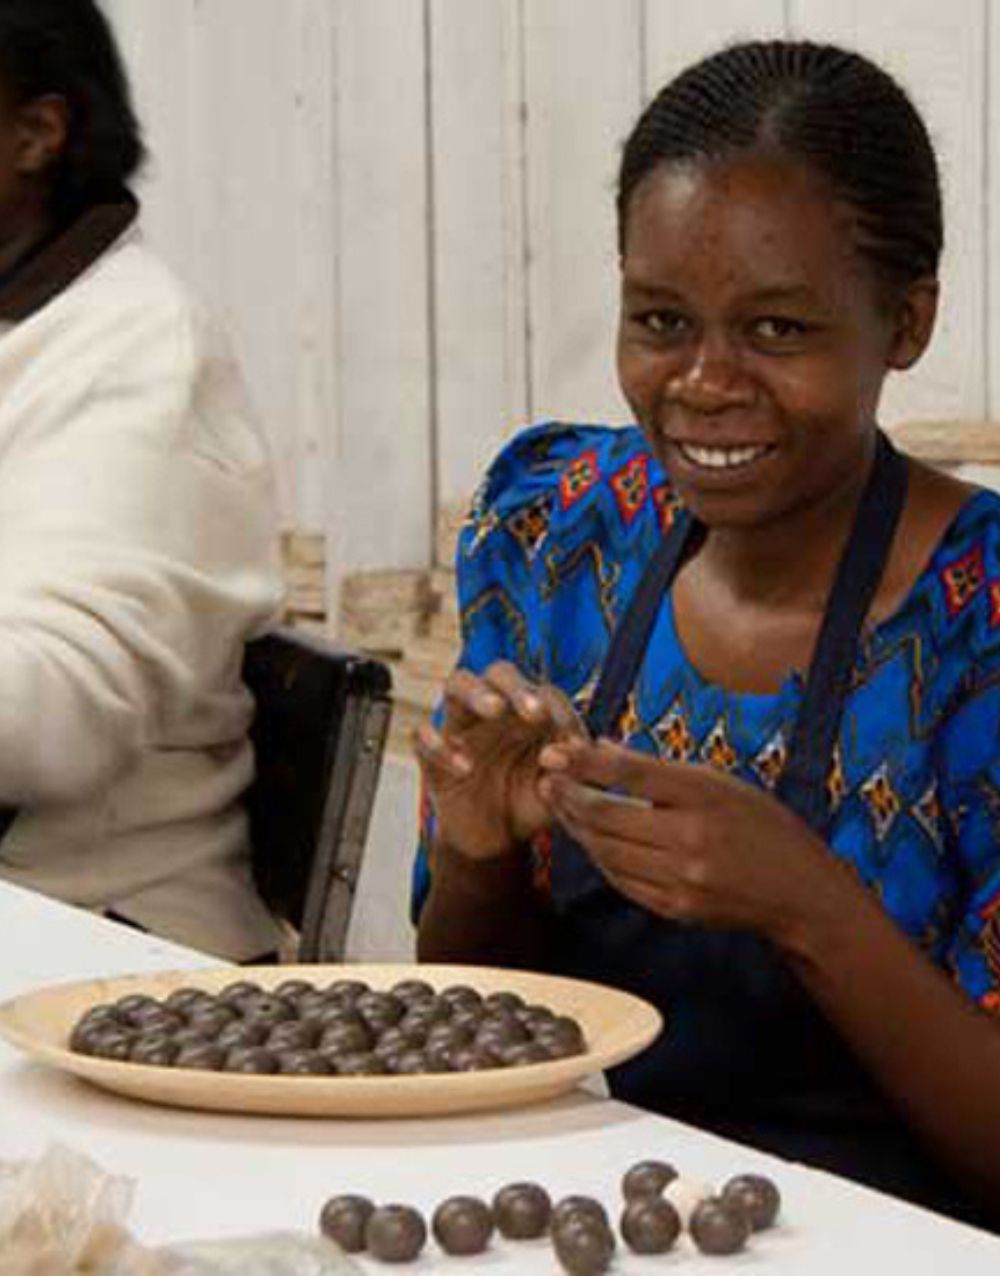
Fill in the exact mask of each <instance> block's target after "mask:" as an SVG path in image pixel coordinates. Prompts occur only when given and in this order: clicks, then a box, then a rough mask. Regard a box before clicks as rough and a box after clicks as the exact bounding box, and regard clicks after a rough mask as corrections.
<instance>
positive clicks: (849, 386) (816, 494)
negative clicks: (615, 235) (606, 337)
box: [618, 155, 915, 526]
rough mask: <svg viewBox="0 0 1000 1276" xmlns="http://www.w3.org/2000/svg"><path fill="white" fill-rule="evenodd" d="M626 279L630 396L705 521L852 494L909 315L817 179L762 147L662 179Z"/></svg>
mask: <svg viewBox="0 0 1000 1276" xmlns="http://www.w3.org/2000/svg"><path fill="white" fill-rule="evenodd" d="M621 270H622V303H621V322H620V328H619V335H618V374H619V379H620V381H621V386H622V389H623V391H624V393H625V397H626V399H627V400H628V402H629V404H630V406H631V408H632V411H633V412H634V413H635V418H636V421H637V422H638V423H639V425H640V426H641V427H642V429H643V431H644V432H645V434H646V437H647V439H648V441H649V444H650V447H651V449H652V450H653V452H654V453H655V454H656V455H657V457H658V458H659V459H660V461H661V462H662V463H663V465H664V467H665V468H666V469H667V471H668V472H669V474H670V476H671V479H672V480H673V482H674V484H675V485H676V487H677V489H678V493H679V495H680V496H681V497H682V499H684V501H685V502H686V503H687V504H688V505H689V506H690V507H691V508H692V510H693V511H694V512H695V513H696V514H697V515H698V516H699V517H700V518H702V519H703V521H705V522H706V523H707V524H709V525H715V526H727V525H730V526H753V525H758V524H763V523H767V522H770V521H772V520H774V519H776V518H781V517H782V516H784V515H786V514H788V513H791V512H793V511H795V510H797V509H801V508H803V507H805V506H806V505H811V504H813V503H815V502H816V501H818V500H821V499H822V498H824V497H826V496H829V495H831V494H833V493H835V492H836V491H837V490H838V489H840V488H843V489H844V490H845V491H846V490H848V488H850V489H851V490H853V488H854V487H856V485H857V483H858V480H859V476H860V475H861V474H863V473H864V472H865V467H866V463H867V461H868V459H869V457H870V455H871V446H872V440H873V422H874V416H875V410H876V406H877V404H878V399H879V393H880V390H881V387H882V381H883V379H884V377H885V374H886V371H887V369H888V368H889V367H890V366H896V365H899V363H900V359H901V355H900V352H899V350H898V347H899V344H900V342H899V336H898V326H899V321H898V317H897V316H895V315H894V314H893V313H892V312H891V308H889V307H887V306H885V305H884V304H883V305H881V306H880V305H879V301H878V294H877V289H876V285H875V280H874V278H873V276H872V272H871V269H870V267H869V266H868V265H867V264H866V263H865V261H864V259H863V258H861V257H860V256H859V255H858V253H857V251H856V248H855V237H854V233H853V222H852V213H851V209H850V208H849V207H848V206H847V205H846V204H844V203H841V202H839V201H836V200H834V199H833V198H832V197H831V195H830V194H829V192H828V190H827V188H826V187H825V185H824V183H823V181H822V179H821V178H819V177H817V176H816V175H815V174H814V173H813V171H812V170H811V169H809V168H808V167H807V166H805V165H803V164H800V163H797V162H794V161H790V160H787V159H783V158H774V157H765V156H759V155H747V156H743V157H737V158H735V159H732V160H726V161H712V162H703V163H699V164H690V165H688V164H685V165H673V166H669V167H667V166H664V167H661V168H659V169H656V170H654V171H653V172H651V173H650V174H649V175H648V176H647V177H646V178H644V179H643V181H642V182H641V183H640V184H639V186H638V187H637V188H636V190H635V193H634V194H633V196H632V200H631V204H630V206H629V209H628V214H627V222H626V226H625V247H624V253H623V257H622V262H621ZM914 357H915V356H914ZM907 358H909V355H908V356H907ZM910 361H912V360H910Z"/></svg>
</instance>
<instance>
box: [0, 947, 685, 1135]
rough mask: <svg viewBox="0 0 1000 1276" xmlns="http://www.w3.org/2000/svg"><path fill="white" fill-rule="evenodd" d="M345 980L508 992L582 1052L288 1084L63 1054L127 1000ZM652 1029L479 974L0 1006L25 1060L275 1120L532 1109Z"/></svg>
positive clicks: (548, 991) (230, 975) (294, 973)
mask: <svg viewBox="0 0 1000 1276" xmlns="http://www.w3.org/2000/svg"><path fill="white" fill-rule="evenodd" d="M343 978H350V979H363V980H365V981H366V982H367V983H369V984H370V985H371V986H372V987H373V988H379V989H385V988H389V987H391V985H393V984H395V983H397V982H399V981H400V980H402V979H424V980H426V981H427V982H428V983H429V984H431V985H432V986H433V987H435V988H438V989H443V988H446V987H447V986H448V985H449V984H460V983H461V984H471V986H472V987H473V988H476V989H477V990H478V991H480V992H483V993H487V992H496V991H500V990H503V991H509V992H516V993H519V994H520V995H521V996H522V997H524V999H525V1000H526V1001H529V1002H539V1003H541V1004H543V1005H546V1006H548V1007H550V1009H552V1010H554V1011H556V1013H558V1014H566V1015H572V1016H573V1018H575V1019H577V1020H578V1021H579V1023H580V1026H581V1027H582V1028H583V1031H584V1034H585V1036H586V1040H587V1045H588V1049H587V1051H586V1053H584V1054H581V1055H576V1056H574V1057H573V1058H570V1059H558V1060H554V1061H553V1062H551V1063H535V1064H531V1065H526V1066H521V1067H514V1068H496V1069H489V1070H487V1071H483V1072H460V1073H458V1072H455V1073H429V1074H426V1075H423V1076H399V1077H397V1076H387V1077H338V1076H333V1077H297V1076H243V1075H234V1074H231V1073H225V1072H208V1071H196V1070H194V1069H182V1068H157V1067H150V1066H148V1065H145V1064H137V1063H116V1062H114V1061H112V1060H108V1059H92V1058H90V1057H89V1056H87V1055H81V1054H75V1053H73V1052H72V1051H71V1050H69V1048H68V1042H69V1035H70V1032H71V1031H72V1028H73V1026H74V1024H75V1023H76V1022H77V1020H78V1019H79V1018H80V1016H81V1015H82V1014H83V1013H84V1011H86V1010H88V1009H89V1008H90V1007H91V1006H95V1005H97V1004H98V1003H101V1002H109V1001H116V1000H117V999H118V998H119V997H124V996H126V995H127V994H129V993H135V992H141V993H146V994H148V995H149V996H151V997H157V998H163V997H166V996H168V995H169V994H170V993H171V992H172V991H173V990H174V989H175V988H181V987H192V988H203V989H204V990H205V991H206V992H218V991H219V990H220V989H221V988H224V987H225V986H226V984H229V983H233V982H234V981H236V980H242V979H250V980H253V981H255V982H256V983H258V984H260V985H261V986H262V987H264V988H273V987H276V986H277V985H278V984H280V983H282V982H283V981H284V980H286V979H305V980H308V981H309V982H310V983H313V984H316V985H318V986H320V987H324V986H326V985H328V984H330V983H332V982H333V981H334V980H335V979H343ZM662 1026H663V1021H662V1019H661V1017H660V1015H659V1013H658V1011H657V1010H656V1009H655V1008H654V1007H653V1006H651V1005H650V1004H649V1003H648V1002H646V1001H643V1000H641V999H640V998H638V997H633V996H631V995H630V994H628V993H624V992H619V991H618V990H617V989H614V988H605V987H603V986H601V985H599V984H592V983H584V982H583V981H581V980H576V979H562V978H558V977H556V976H552V975H541V974H535V973H532V972H528V971H517V970H496V969H493V968H491V967H486V966H433V965H348V966H319V965H310V966H251V967H245V966H244V967H239V968H234V967H233V966H225V967H222V968H219V969H212V970H182V971H171V972H169V973H165V974H154V975H150V974H145V975H128V976H123V977H119V978H115V979H89V980H86V981H82V982H79V983H73V984H55V985H51V986H49V987H46V988H41V989H39V990H37V991H36V992H32V993H27V994H25V995H24V996H21V997H17V998H15V999H14V1000H13V1001H8V1002H6V1003H5V1004H3V1005H0V1036H3V1037H5V1038H6V1039H7V1040H8V1041H9V1042H10V1043H11V1044H12V1045H14V1046H16V1047H17V1048H18V1049H20V1050H23V1051H25V1052H26V1053H27V1054H29V1055H31V1056H32V1057H34V1058H36V1059H40V1060H42V1061H43V1062H44V1063H48V1064H52V1065H54V1066H55V1067H57V1068H62V1069H64V1070H66V1071H68V1072H72V1073H75V1074H76V1075H77V1076H80V1077H85V1078H86V1079H87V1080H88V1081H92V1082H94V1083H95V1084H96V1085H99V1086H102V1087H103V1088H104V1089H107V1090H113V1091H115V1092H117V1093H119V1094H125V1095H128V1096H130V1097H131V1098H136V1099H144V1100H147V1101H148V1102H151V1103H162V1104H169V1105H172V1106H174V1107H182V1108H199V1109H210V1110H214V1111H225V1112H242V1113H266V1114H272V1115H282V1116H341V1117H366V1118H367V1117H401V1116H437V1115H443V1114H447V1113H457V1112H476V1111H482V1110H485V1109H489V1108H505V1107H517V1106H520V1105H522V1104H528V1103H539V1102H541V1101H543V1100H546V1099H551V1098H554V1097H555V1096H557V1095H559V1094H562V1093H564V1092H566V1091H568V1090H571V1089H572V1088H573V1087H574V1086H575V1085H577V1084H578V1083H579V1082H580V1081H582V1080H583V1079H584V1078H585V1077H587V1076H589V1075H591V1074H593V1073H595V1072H601V1071H603V1069H605V1068H607V1067H610V1066H611V1065H612V1064H615V1063H620V1062H621V1061H622V1060H624V1059H628V1058H629V1057H630V1056H632V1055H634V1054H638V1052H639V1051H640V1050H643V1049H645V1047H646V1046H647V1045H649V1043H650V1042H651V1041H653V1040H654V1038H655V1037H656V1036H658V1034H659V1032H660V1030H661V1028H662Z"/></svg>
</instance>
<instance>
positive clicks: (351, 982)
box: [326, 979, 371, 1001]
mask: <svg viewBox="0 0 1000 1276" xmlns="http://www.w3.org/2000/svg"><path fill="white" fill-rule="evenodd" d="M366 992H371V988H370V987H369V986H368V984H366V983H365V982H364V980H363V979H336V980H334V982H333V983H332V984H331V985H330V987H329V988H327V990H326V994H327V996H328V997H339V998H342V999H346V1000H348V1001H357V999H358V998H359V997H361V996H363V995H364V993H366Z"/></svg>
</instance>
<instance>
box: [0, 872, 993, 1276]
mask: <svg viewBox="0 0 1000 1276" xmlns="http://www.w3.org/2000/svg"><path fill="white" fill-rule="evenodd" d="M0 935H2V936H3V938H4V960H3V963H2V968H0V1000H6V999H7V998H9V997H13V996H16V995H17V994H19V993H23V992H26V991H28V990H30V989H33V988H37V987H40V986H42V985H44V984H48V983H55V982H64V981H67V980H73V979H88V978H93V977H97V976H102V975H115V974H129V973H133V972H144V971H161V970H175V969H195V968H197V967H206V966H210V965H215V964H217V963H215V962H214V961H210V960H208V959H206V958H205V957H204V956H202V955H200V954H198V953H194V952H191V951H190V950H188V949H184V948H178V947H176V946H175V945H171V944H167V943H164V942H161V941H159V940H156V939H153V938H150V937H149V936H146V935H142V934H139V933H137V932H132V931H129V930H127V929H125V928H123V927H120V926H115V925H113V924H111V923H109V922H106V921H104V920H103V919H101V918H97V917H94V916H91V915H90V914H88V913H85V912H81V911H78V910H75V909H70V908H66V907H65V906H63V905H61V904H56V903H53V902H52V901H50V900H45V899H43V898H42V897H40V896H38V895H34V894H31V893H29V892H26V891H22V890H20V889H18V888H15V887H11V886H8V885H6V884H3V883H0ZM56 1142H58V1143H62V1144H65V1145H68V1146H70V1147H72V1148H74V1149H77V1150H78V1151H81V1152H84V1153H86V1154H87V1155H88V1156H90V1157H92V1158H93V1159H94V1160H96V1161H97V1162H98V1163H99V1164H100V1165H101V1166H102V1167H103V1168H104V1169H106V1170H107V1171H109V1172H111V1173H114V1174H123V1175H127V1176H129V1177H131V1178H133V1179H134V1180H135V1181H136V1184H137V1191H136V1196H135V1201H134V1205H133V1209H132V1214H131V1216H130V1226H131V1227H132V1229H133V1231H134V1232H135V1234H136V1235H137V1236H138V1237H139V1239H141V1240H143V1241H144V1242H146V1243H148V1244H163V1243H166V1242H168V1241H180V1240H192V1239H207V1238H213V1239H214V1238H220V1239H221V1238H228V1237H236V1236H247V1235H253V1234H257V1233H262V1232H270V1231H276V1230H278V1231H283V1230H289V1229H291V1230H296V1231H303V1232H310V1231H312V1230H313V1228H314V1226H315V1219H316V1217H317V1215H318V1212H319V1209H320V1206H321V1205H322V1203H323V1201H324V1200H325V1199H326V1198H327V1197H328V1196H331V1195H333V1194H334V1193H339V1192H362V1193H364V1194H366V1195H370V1196H372V1197H373V1198H375V1199H376V1200H380V1201H383V1202H388V1201H403V1202H408V1203H410V1204H413V1205H416V1206H417V1207H418V1208H421V1209H422V1210H424V1211H425V1213H427V1214H429V1213H430V1211H431V1210H432V1209H433V1207H434V1205H435V1204H436V1203H437V1202H439V1201H440V1200H442V1199H443V1198H444V1197H446V1196H451V1195H453V1194H455V1193H458V1192H466V1193H473V1194H476V1195H482V1196H485V1197H489V1196H490V1195H492V1193H493V1192H494V1191H495V1190H496V1188H497V1187H499V1186H500V1185H501V1184H503V1183H505V1182H510V1181H512V1180H515V1179H525V1178H532V1179H536V1180H538V1181H540V1182H542V1183H544V1184H545V1185H546V1187H548V1189H549V1190H550V1192H551V1193H552V1195H553V1197H559V1196H563V1195H566V1194H568V1193H570V1192H584V1193H587V1194H590V1195H594V1196H597V1197H598V1198H599V1199H602V1200H603V1201H604V1203H605V1204H606V1205H607V1206H608V1208H609V1210H610V1211H611V1212H612V1214H613V1215H616V1214H617V1212H618V1209H619V1199H620V1198H619V1188H618V1183H619V1180H620V1178H621V1175H622V1173H623V1172H624V1170H625V1169H627V1168H628V1166H630V1165H631V1164H633V1163H634V1162H635V1161H637V1160H640V1159H644V1158H646V1157H660V1158H662V1159H664V1160H667V1161H670V1162H672V1163H674V1164H675V1165H677V1166H678V1167H679V1168H680V1170H681V1172H682V1174H684V1175H686V1176H689V1177H691V1178H695V1179H699V1180H701V1181H704V1182H707V1183H714V1184H720V1183H721V1182H723V1181H724V1180H725V1179H726V1178H728V1177H730V1176H731V1175H733V1174H736V1173H739V1172H742V1171H747V1170H750V1171H759V1172H763V1173H767V1174H769V1175H770V1176H771V1177H772V1178H774V1180H775V1181H776V1182H777V1183H778V1185H779V1187H780V1188H781V1192H782V1196H783V1199H784V1209H783V1215H782V1218H783V1221H782V1224H781V1226H780V1227H777V1228H775V1229H774V1230H773V1231H771V1232H769V1233H764V1234H761V1235H759V1236H756V1237H754V1238H753V1240H752V1242H751V1245H750V1247H749V1248H748V1250H747V1251H746V1252H745V1253H744V1254H742V1255H739V1256H736V1257H734V1258H728V1259H727V1258H712V1259H709V1258H706V1257H704V1256H702V1255H699V1254H697V1253H696V1252H695V1250H694V1249H693V1248H692V1247H691V1245H690V1242H689V1241H688V1240H686V1239H685V1240H684V1241H682V1243H681V1244H680V1246H679V1247H678V1249H677V1250H676V1251H675V1252H674V1253H673V1254H672V1255H671V1256H670V1257H669V1258H668V1259H651V1258H638V1257H635V1256H633V1255H631V1254H628V1253H626V1252H625V1251H624V1250H623V1249H621V1248H619V1253H618V1258H617V1260H616V1262H615V1265H614V1268H613V1271H614V1272H620V1273H635V1274H636V1276H639V1274H640V1273H644V1272H653V1271H657V1270H664V1269H666V1270H670V1271H676V1272H678V1273H679V1272H686V1271H690V1272H692V1274H694V1273H697V1272H699V1271H706V1272H709V1271H710V1272H711V1273H713V1276H725V1274H726V1273H728V1272H736V1271H741V1270H744V1269H748V1270H752V1271H754V1272H755V1273H760V1276H765V1274H769V1273H775V1274H776V1276H777V1274H778V1273H795V1276H813V1274H815V1276H826V1274H829V1276H834V1274H836V1276H842V1274H843V1273H844V1272H845V1271H853V1272H856V1273H859V1274H864V1273H869V1272H872V1273H874V1272H881V1271H883V1270H890V1271H894V1270H897V1266H898V1265H901V1264H902V1262H903V1261H904V1257H905V1263H906V1270H907V1274H908V1276H923V1274H924V1273H926V1274H927V1276H932V1274H933V1276H939V1274H940V1273H941V1272H945V1271H947V1272H955V1273H961V1276H979V1273H983V1276H986V1273H990V1276H995V1273H996V1272H998V1271H1000V1238H997V1237H993V1236H989V1235H987V1234H985V1233H983V1232H979V1231H976V1230H975V1229H973V1228H969V1227H966V1226H963V1225H961V1224H958V1223H954V1222H952V1221H950V1220H948V1219H943V1218H940V1217H938V1216H937V1215H934V1214H931V1213H929V1212H927V1211H924V1210H919V1209H916V1208H913V1207H911V1206H908V1205H904V1204H903V1203H902V1202H899V1201H896V1200H894V1199H892V1198H890V1197H886V1196H882V1195H880V1194H878V1193H875V1192H872V1191H869V1190H867V1189H865V1188H861V1187H858V1186H857V1185H855V1184H852V1183H848V1182H845V1181H844V1180H842V1179H838V1178H835V1177H833V1176H831V1175H828V1174H824V1173H821V1172H819V1171H816V1170H810V1169H806V1168H805V1167H802V1166H799V1165H794V1164H791V1163H788V1162H784V1161H780V1160H777V1159H775V1158H773V1157H769V1156H765V1155H763V1154H761V1153H759V1152H756V1151H753V1150H750V1149H747V1148H743V1147H741V1146H739V1145H737V1144H733V1143H729V1142H726V1141H725V1140H722V1139H718V1138H715V1137H714V1136H712V1135H708V1134H705V1133H704V1132H702V1131H700V1130H696V1129H693V1128H691V1127H689V1126H685V1125H682V1124H680V1123H678V1122H675V1121H670V1120H665V1119H663V1118H661V1117H656V1116H651V1115H649V1114H647V1113H645V1112H642V1111H639V1110H638V1109H635V1108H631V1107H628V1106H626V1105H624V1104H621V1103H617V1102H614V1101H612V1100H609V1099H604V1098H599V1097H597V1096H595V1095H592V1094H588V1093H585V1092H583V1091H577V1092H575V1093H574V1094H572V1095H570V1096H567V1097H565V1098H563V1099H561V1100H559V1101H557V1102H554V1103H548V1104H544V1105H540V1106H538V1107H533V1108H523V1109H521V1110H518V1111H509V1112H504V1113H496V1114H489V1115H476V1116H468V1117H459V1116H456V1117H448V1118H444V1119H435V1120H406V1121H402V1120H395V1121H377V1122H376V1121H360V1120H359V1121H344V1120H327V1119H323V1120H319V1119H282V1118H272V1117H239V1116H226V1115H218V1114H208V1113H205V1114H202V1113H197V1112H182V1111H177V1110H173V1109H169V1108H159V1107H154V1106H151V1105H146V1104H141V1103H137V1102H134V1101H132V1100H128V1099H124V1098H118V1097H116V1096H114V1095H111V1094H106V1093H104V1092H102V1091H101V1090H98V1089H96V1088H94V1087H91V1086H89V1085H88V1084H87V1083H86V1082H83V1081H79V1080H77V1079H75V1078H72V1077H70V1076H68V1075H64V1074H62V1073H60V1072H57V1071H54V1070H51V1069H48V1068H46V1067H43V1066H40V1065H36V1064H34V1063H32V1062H30V1061H28V1060H26V1059H24V1058H23V1057H22V1056H20V1055H19V1054H18V1053H17V1052H15V1051H14V1050H13V1049H12V1048H10V1047H8V1046H7V1045H6V1044H5V1043H2V1042H0V1158H2V1159H13V1158H22V1157H35V1156H38V1155H40V1154H41V1153H42V1152H43V1151H44V1150H45V1149H46V1148H47V1147H48V1146H50V1145H51V1144H53V1143H56ZM469 1261H470V1260H466V1262H465V1263H464V1264H463V1263H462V1262H460V1261H459V1260H457V1259H448V1258H446V1257H445V1256H444V1255H442V1254H441V1252H440V1251H439V1250H437V1248H436V1246H435V1245H434V1244H433V1243H430V1244H429V1245H428V1246H427V1249H426V1250H425V1252H424V1255H423V1257H422V1258H421V1259H420V1260H419V1261H418V1262H417V1263H415V1264H412V1265H410V1266H409V1267H407V1268H406V1269H405V1270H407V1271H413V1272H415V1273H419V1272H429V1271H442V1272H443V1271H455V1272H457V1271H459V1270H461V1271H471V1270H472V1269H471V1268H470V1266H469V1265H468V1264H469ZM362 1266H363V1268H364V1270H365V1271H371V1272H375V1271H381V1272H383V1273H384V1272H385V1271H387V1270H393V1269H388V1268H385V1267H383V1266H381V1265H379V1264H377V1263H374V1262H371V1261H366V1262H364V1263H363V1264H362ZM475 1270H476V1272H487V1273H493V1272H497V1273H500V1272H505V1271H509V1272H518V1273H521V1274H522V1276H530V1274H531V1273H535V1272H553V1271H555V1270H556V1264H555V1261H554V1259H553V1256H552V1253H551V1250H550V1248H549V1246H548V1245H547V1244H546V1243H544V1242H527V1243H512V1242H497V1243H495V1244H494V1245H493V1246H492V1247H491V1249H490V1251H489V1252H488V1253H487V1254H486V1255H484V1256H482V1257H480V1258H478V1259H476V1260H475Z"/></svg>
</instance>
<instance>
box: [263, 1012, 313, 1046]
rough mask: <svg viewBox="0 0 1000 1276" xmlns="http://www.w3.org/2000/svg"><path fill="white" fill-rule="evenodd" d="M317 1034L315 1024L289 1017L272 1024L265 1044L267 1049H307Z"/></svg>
mask: <svg viewBox="0 0 1000 1276" xmlns="http://www.w3.org/2000/svg"><path fill="white" fill-rule="evenodd" d="M318 1035H319V1028H318V1026H317V1025H316V1024H314V1023H303V1022H302V1021H301V1020H300V1019H289V1020H286V1021H285V1022H284V1023H277V1024H275V1025H274V1027H273V1028H272V1029H271V1031H270V1032H269V1033H268V1036H267V1041H266V1043H265V1044H266V1045H267V1048H268V1049H269V1050H309V1049H311V1048H312V1047H313V1046H314V1045H315V1044H316V1040H317V1037H318Z"/></svg>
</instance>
